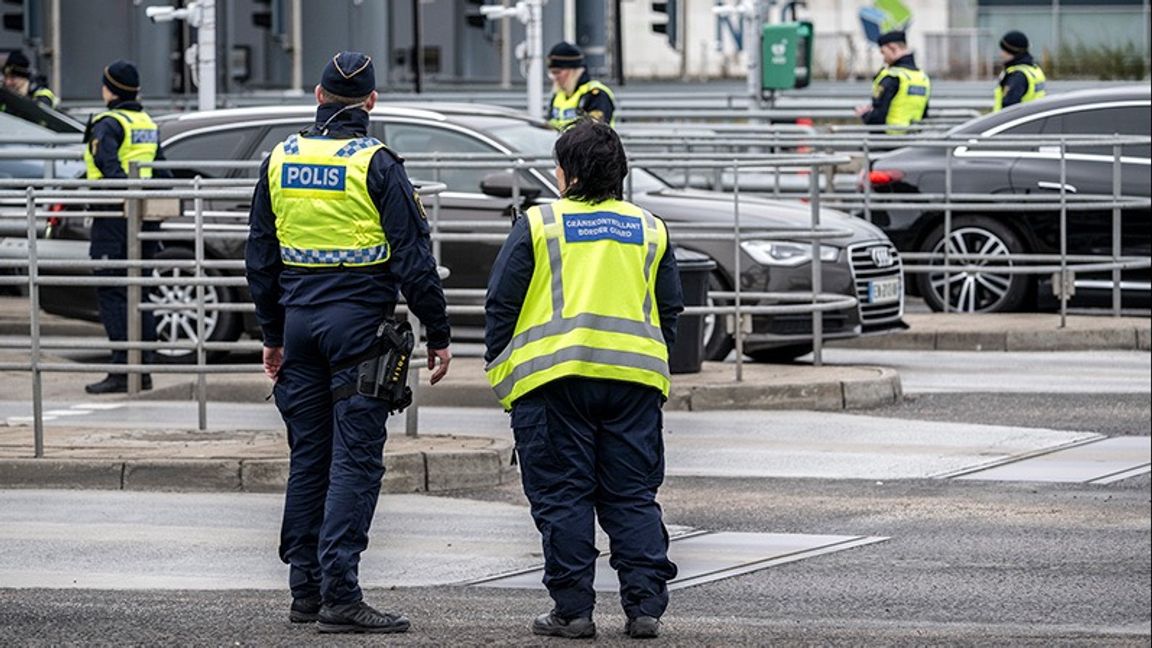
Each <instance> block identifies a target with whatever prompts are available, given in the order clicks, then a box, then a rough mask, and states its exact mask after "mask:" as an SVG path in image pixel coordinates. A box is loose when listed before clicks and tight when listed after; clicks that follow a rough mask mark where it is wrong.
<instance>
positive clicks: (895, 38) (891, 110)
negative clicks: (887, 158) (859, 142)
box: [856, 31, 931, 134]
mask: <svg viewBox="0 0 1152 648" xmlns="http://www.w3.org/2000/svg"><path fill="white" fill-rule="evenodd" d="M876 44H877V45H879V46H880V55H881V56H882V57H883V58H884V67H883V68H882V69H881V70H880V72H879V73H877V74H876V78H875V79H873V81H872V103H871V104H863V105H860V106H857V107H856V115H857V116H858V117H860V120H861V121H862V122H864V124H865V125H868V126H879V125H888V126H910V125H912V124H915V123H916V122H918V121H921V120H923V119H926V118H927V117H928V99H929V96H930V95H931V81H930V80H929V79H928V75H926V74H924V72H923V71H921V70H920V68H918V67H916V57H915V56H914V55H913V54H912V52H911V51H910V50H909V49H908V38H907V37H906V36H905V34H904V32H902V31H891V32H886V33H884V34H881V35H880V38H879V39H878V40H877V41H876ZM888 132H889V133H891V134H899V133H900V132H901V130H899V129H892V130H889V131H888Z"/></svg>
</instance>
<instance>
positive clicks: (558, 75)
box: [548, 42, 616, 130]
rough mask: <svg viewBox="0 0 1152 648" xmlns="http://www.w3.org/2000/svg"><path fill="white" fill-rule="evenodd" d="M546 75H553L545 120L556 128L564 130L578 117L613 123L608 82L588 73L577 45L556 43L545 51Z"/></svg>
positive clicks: (612, 104)
mask: <svg viewBox="0 0 1152 648" xmlns="http://www.w3.org/2000/svg"><path fill="white" fill-rule="evenodd" d="M548 76H549V77H551V78H552V100H551V101H549V102H548V106H549V108H548V123H549V124H552V126H553V127H554V128H556V130H564V129H565V128H567V127H568V126H569V125H571V124H572V123H573V122H575V121H576V120H577V119H580V118H581V117H590V118H592V119H595V120H596V121H600V122H604V123H605V124H608V125H609V126H613V127H615V126H616V98H615V97H614V96H613V95H612V91H611V90H609V89H608V86H606V85H604V84H603V83H600V82H599V81H593V80H592V79H591V78H590V77H589V76H588V70H587V68H585V67H584V52H581V51H580V48H579V47H576V46H575V45H572V44H571V43H564V42H561V43H557V44H556V46H555V47H553V48H552V50H551V51H550V52H548Z"/></svg>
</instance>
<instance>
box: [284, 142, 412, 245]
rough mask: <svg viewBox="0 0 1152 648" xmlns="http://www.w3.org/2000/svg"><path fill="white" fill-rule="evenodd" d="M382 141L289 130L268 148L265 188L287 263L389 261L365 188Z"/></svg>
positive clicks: (376, 212) (381, 227)
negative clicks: (283, 137) (279, 140)
mask: <svg viewBox="0 0 1152 648" xmlns="http://www.w3.org/2000/svg"><path fill="white" fill-rule="evenodd" d="M383 147H384V145H383V144H381V143H380V142H379V141H377V140H376V139H374V138H371V137H361V138H357V139H353V140H333V139H321V138H312V137H300V136H299V135H292V136H291V137H289V138H288V139H287V140H285V141H284V142H282V143H281V144H278V145H277V146H276V148H275V149H273V150H272V155H271V158H270V159H269V161H268V191H269V194H270V196H271V199H272V212H273V213H274V214H275V215H276V236H277V238H278V239H279V240H280V259H281V260H282V261H283V262H284V264H285V265H288V266H301V267H315V268H327V267H339V266H371V265H378V264H381V263H386V262H387V261H388V259H389V257H390V256H391V252H392V251H391V248H390V246H389V245H388V238H387V236H385V234H384V227H383V226H382V225H381V223H380V212H379V210H378V209H377V207H376V205H375V204H374V203H373V202H372V198H371V196H370V195H369V194H368V167H369V166H370V165H371V163H372V156H374V155H375V154H376V151H378V150H380V149H381V148H383Z"/></svg>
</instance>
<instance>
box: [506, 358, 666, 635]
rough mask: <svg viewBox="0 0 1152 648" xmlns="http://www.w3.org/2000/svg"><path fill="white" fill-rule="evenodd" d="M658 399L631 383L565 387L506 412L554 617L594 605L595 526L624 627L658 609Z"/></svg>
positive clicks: (661, 542)
mask: <svg viewBox="0 0 1152 648" xmlns="http://www.w3.org/2000/svg"><path fill="white" fill-rule="evenodd" d="M662 404H663V403H662V398H661V395H660V392H659V391H657V390H655V389H653V388H650V387H645V386H642V385H638V384H633V383H626V382H618V381H606V380H591V379H584V378H566V379H563V380H557V381H554V382H551V383H548V384H547V385H544V386H543V387H540V388H538V389H535V390H533V391H532V392H530V393H529V394H527V395H525V396H523V397H522V398H520V399H518V400H517V401H516V402H515V403H514V404H513V407H512V429H513V432H514V433H515V436H516V452H517V455H518V456H519V459H520V472H521V476H522V478H523V481H524V493H525V494H526V495H527V496H528V501H529V503H530V504H531V505H532V518H533V520H535V522H536V528H537V529H539V530H540V535H541V538H542V540H543V547H544V585H545V586H546V587H547V588H548V592H549V594H550V595H551V596H552V599H553V601H555V603H556V607H555V609H556V613H557V614H558V615H560V616H561V617H563V618H574V617H587V616H590V615H591V614H592V609H593V607H594V605H595V602H596V595H595V592H594V591H593V588H592V585H593V579H594V577H595V571H596V558H597V556H599V553H600V552H599V550H598V549H597V548H596V544H595V526H594V524H595V522H594V520H595V519H596V518H599V521H600V526H601V527H602V528H603V529H604V531H605V532H606V533H607V534H608V538H609V543H610V544H609V549H610V551H611V553H612V556H611V559H610V560H609V563H610V564H611V566H612V568H613V569H615V570H616V572H617V575H618V576H619V580H620V602H621V604H622V605H623V607H624V613H625V614H627V615H628V618H630V619H634V618H636V617H639V616H651V617H660V616H661V615H662V614H663V613H664V610H665V608H667V607H668V588H667V585H666V584H667V582H668V581H669V580H671V579H673V578H675V577H676V565H675V564H673V563H672V562H671V561H670V560H668V532H667V530H666V529H665V528H664V523H663V520H662V513H661V510H660V505H659V504H658V503H657V502H656V491H657V489H658V488H659V487H660V484H661V483H663V481H664V442H663V437H662V432H663V414H662V412H661V409H660V408H661V406H662Z"/></svg>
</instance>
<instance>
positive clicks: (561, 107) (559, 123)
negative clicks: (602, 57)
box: [548, 81, 616, 130]
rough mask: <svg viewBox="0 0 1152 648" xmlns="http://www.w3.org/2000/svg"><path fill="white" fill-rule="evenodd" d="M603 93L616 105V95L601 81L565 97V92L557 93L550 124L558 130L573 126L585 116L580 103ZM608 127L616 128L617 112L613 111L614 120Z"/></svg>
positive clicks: (591, 82) (590, 83)
mask: <svg viewBox="0 0 1152 648" xmlns="http://www.w3.org/2000/svg"><path fill="white" fill-rule="evenodd" d="M598 92H603V93H604V94H606V95H608V98H609V99H611V100H612V105H613V106H615V105H616V95H614V94H612V90H610V89H609V88H608V86H606V85H604V84H603V83H600V82H599V81H589V82H588V83H585V84H583V85H581V86H580V87H578V88H576V91H575V92H573V93H572V94H571V95H567V96H565V95H564V93H563V92H557V93H556V94H554V95H552V108H551V110H550V111H549V112H548V123H549V124H552V126H553V127H554V128H555V129H556V130H564V129H565V128H568V127H569V126H570V125H572V123H573V122H575V121H576V120H577V119H580V118H581V117H583V116H584V115H583V114H582V113H581V112H580V101H581V100H582V99H583V98H584V96H585V95H588V94H595V93H598ZM608 125H609V126H611V127H613V128H615V127H616V111H615V110H613V111H612V119H611V120H609V122H608Z"/></svg>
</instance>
